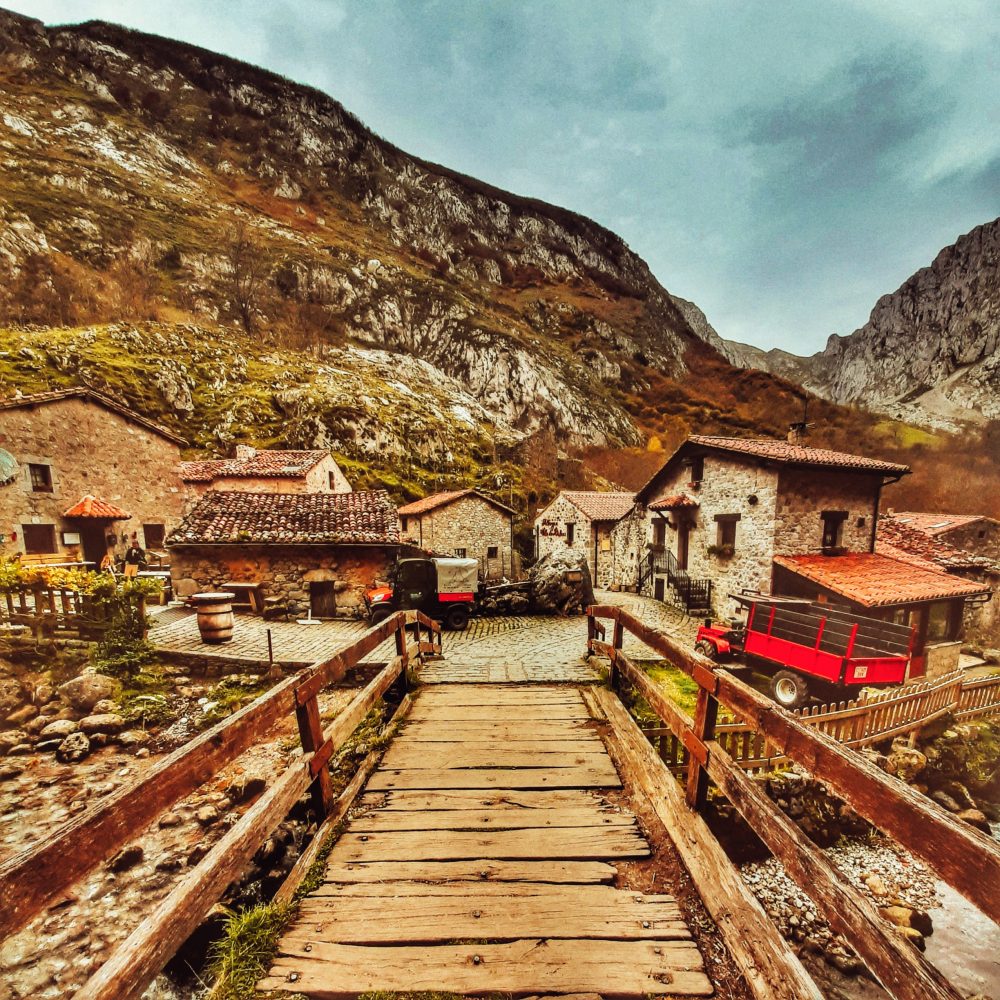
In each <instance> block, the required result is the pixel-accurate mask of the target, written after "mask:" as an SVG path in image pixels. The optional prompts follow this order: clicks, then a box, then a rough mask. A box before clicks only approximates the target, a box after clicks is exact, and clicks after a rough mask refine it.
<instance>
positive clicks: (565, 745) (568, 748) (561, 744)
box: [392, 733, 604, 754]
mask: <svg viewBox="0 0 1000 1000" xmlns="http://www.w3.org/2000/svg"><path fill="white" fill-rule="evenodd" d="M397 748H400V749H403V748H405V749H407V750H415V751H417V752H419V753H452V754H454V753H459V752H463V751H469V752H471V753H504V752H505V751H508V750H516V751H517V752H519V753H537V754H549V753H576V752H578V751H583V752H585V753H603V752H604V744H603V743H602V742H601V738H600V737H599V736H597V735H596V734H595V733H585V734H582V735H581V736H579V737H577V738H576V739H572V740H544V739H534V740H468V741H466V742H462V743H456V742H454V741H445V740H440V741H434V742H432V743H430V744H429V745H428V743H427V742H422V741H420V740H411V739H408V738H406V737H402V736H401V737H399V738H398V739H395V740H393V741H392V749H393V750H395V749H397Z"/></svg>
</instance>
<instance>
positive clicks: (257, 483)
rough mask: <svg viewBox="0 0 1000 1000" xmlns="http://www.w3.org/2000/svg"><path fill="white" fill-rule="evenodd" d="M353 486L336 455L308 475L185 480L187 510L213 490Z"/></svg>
mask: <svg viewBox="0 0 1000 1000" xmlns="http://www.w3.org/2000/svg"><path fill="white" fill-rule="evenodd" d="M353 489H354V488H353V487H352V486H351V484H350V483H349V482H348V481H347V477H346V476H345V475H344V473H343V472H342V471H341V469H340V466H339V465H337V463H336V461H335V460H334V458H333V456H332V455H327V456H326V457H325V458H323V459H322V460H321V461H319V462H317V463H316V465H315V466H314V467H313V468H311V469H310V470H309V471H308V472H307V473H306V475H305V476H302V477H301V478H298V479H295V478H290V477H279V476H249V477H248V476H219V477H218V478H217V479H214V480H212V482H210V483H185V484H184V494H185V510H190V509H191V508H192V507H193V506H194V505H195V504H196V503H197V502H198V501H199V500H200V499H201V498H202V497H203V496H204V495H205V494H206V493H207V492H208V491H209V490H227V491H229V492H232V493H351V492H353Z"/></svg>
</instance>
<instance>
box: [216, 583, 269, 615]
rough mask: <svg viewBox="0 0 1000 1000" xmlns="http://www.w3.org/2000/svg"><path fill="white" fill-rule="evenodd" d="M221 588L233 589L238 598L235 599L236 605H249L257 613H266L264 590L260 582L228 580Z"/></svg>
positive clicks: (234, 603)
mask: <svg viewBox="0 0 1000 1000" xmlns="http://www.w3.org/2000/svg"><path fill="white" fill-rule="evenodd" d="M221 589H222V590H229V591H232V592H233V593H234V594H235V595H236V600H234V601H233V606H234V607H237V606H241V607H248V608H250V610H251V611H252V612H253V614H255V615H262V614H263V613H264V591H263V588H262V587H261V585H260V584H259V583H241V582H239V581H236V580H227V581H226V582H225V583H224V584H223V585H222V588H221Z"/></svg>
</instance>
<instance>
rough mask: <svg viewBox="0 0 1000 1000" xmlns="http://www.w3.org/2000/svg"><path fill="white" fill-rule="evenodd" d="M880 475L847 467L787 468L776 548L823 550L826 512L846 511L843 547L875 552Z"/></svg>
mask: <svg viewBox="0 0 1000 1000" xmlns="http://www.w3.org/2000/svg"><path fill="white" fill-rule="evenodd" d="M878 483H879V479H878V477H877V476H876V477H873V476H870V475H864V474H860V473H854V472H848V471H846V470H843V469H836V470H830V471H825V470H821V469H782V470H781V473H780V475H779V477H778V493H779V496H778V507H777V514H776V520H775V529H774V530H775V540H774V549H775V552H777V553H782V554H788V555H792V554H795V555H804V554H807V553H810V552H820V551H822V548H823V519H822V517H821V516H820V514H821V512H822V511H824V510H846V511H847V519H846V520H845V521H844V526H843V535H842V539H841V545H842V546H844V547H845V548H847V549H849V550H850V551H851V552H871V550H872V524H873V518H874V516H875V500H876V497H877V495H878Z"/></svg>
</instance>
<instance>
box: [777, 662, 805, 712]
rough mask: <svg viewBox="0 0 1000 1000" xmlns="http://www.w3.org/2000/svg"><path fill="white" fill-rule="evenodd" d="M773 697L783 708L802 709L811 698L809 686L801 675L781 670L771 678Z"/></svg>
mask: <svg viewBox="0 0 1000 1000" xmlns="http://www.w3.org/2000/svg"><path fill="white" fill-rule="evenodd" d="M771 697H772V698H773V699H774V700H775V701H776V702H777V703H778V704H779V705H780V706H781V707H782V708H801V707H802V706H803V705H804V704H805V703H806V700H807V699H808V698H809V684H808V682H807V681H806V679H805V678H804V677H803V676H802V675H801V674H796V673H793V672H792V671H791V670H779V671H778V672H777V673H776V674H775V675H774V676H773V677H772V678H771Z"/></svg>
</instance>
